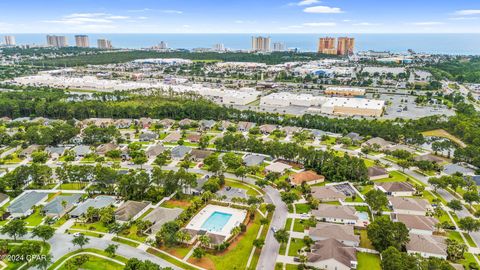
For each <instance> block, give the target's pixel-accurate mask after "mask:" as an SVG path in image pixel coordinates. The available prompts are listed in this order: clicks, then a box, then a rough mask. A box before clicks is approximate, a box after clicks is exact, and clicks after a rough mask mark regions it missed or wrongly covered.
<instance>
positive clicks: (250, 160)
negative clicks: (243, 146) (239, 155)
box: [243, 155, 265, 166]
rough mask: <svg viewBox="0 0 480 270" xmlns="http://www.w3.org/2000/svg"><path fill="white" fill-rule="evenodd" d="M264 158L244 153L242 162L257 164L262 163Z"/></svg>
mask: <svg viewBox="0 0 480 270" xmlns="http://www.w3.org/2000/svg"><path fill="white" fill-rule="evenodd" d="M264 160H265V157H264V156H259V155H246V156H245V157H244V158H243V163H245V165H246V166H258V165H260V164H262V162H263V161H264Z"/></svg>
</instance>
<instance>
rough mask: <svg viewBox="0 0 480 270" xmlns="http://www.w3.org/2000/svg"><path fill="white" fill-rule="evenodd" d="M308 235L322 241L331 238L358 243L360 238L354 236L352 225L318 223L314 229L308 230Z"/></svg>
mask: <svg viewBox="0 0 480 270" xmlns="http://www.w3.org/2000/svg"><path fill="white" fill-rule="evenodd" d="M308 235H309V236H310V237H312V238H313V237H315V238H321V239H322V240H323V239H327V238H333V239H336V240H338V241H342V242H343V241H349V242H356V243H358V242H360V237H359V236H358V235H355V233H354V231H353V226H352V225H343V224H332V223H323V222H319V223H317V226H316V227H315V228H310V230H309V232H308Z"/></svg>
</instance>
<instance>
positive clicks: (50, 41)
mask: <svg viewBox="0 0 480 270" xmlns="http://www.w3.org/2000/svg"><path fill="white" fill-rule="evenodd" d="M47 45H48V46H50V47H57V48H61V47H67V46H68V43H67V37H66V36H55V35H47Z"/></svg>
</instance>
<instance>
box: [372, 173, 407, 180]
mask: <svg viewBox="0 0 480 270" xmlns="http://www.w3.org/2000/svg"><path fill="white" fill-rule="evenodd" d="M389 174H390V177H388V178H384V179H379V180H375V182H376V183H384V182H405V181H407V177H406V176H405V175H403V174H401V173H400V172H397V171H392V172H389Z"/></svg>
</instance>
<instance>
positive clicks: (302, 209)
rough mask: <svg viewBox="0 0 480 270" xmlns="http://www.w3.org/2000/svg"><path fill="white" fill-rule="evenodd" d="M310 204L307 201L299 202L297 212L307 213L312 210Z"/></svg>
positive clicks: (296, 206)
mask: <svg viewBox="0 0 480 270" xmlns="http://www.w3.org/2000/svg"><path fill="white" fill-rule="evenodd" d="M310 210H311V209H310V205H308V204H306V203H297V204H295V211H296V212H297V214H306V213H308V212H310Z"/></svg>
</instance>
